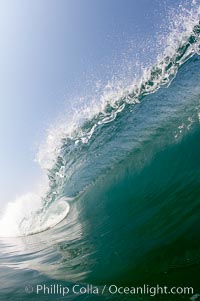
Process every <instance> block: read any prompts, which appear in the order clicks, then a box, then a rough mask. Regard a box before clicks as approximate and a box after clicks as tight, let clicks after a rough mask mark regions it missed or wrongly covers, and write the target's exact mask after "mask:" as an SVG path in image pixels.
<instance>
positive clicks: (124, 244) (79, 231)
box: [0, 11, 200, 300]
mask: <svg viewBox="0 0 200 301" xmlns="http://www.w3.org/2000/svg"><path fill="white" fill-rule="evenodd" d="M197 16H199V11H198V14H197ZM193 19H194V20H193V23H192V25H191V26H190V27H188V30H187V31H186V32H185V31H184V32H183V34H182V35H181V39H178V42H176V43H175V44H173V47H171V48H170V47H168V48H167V49H166V50H165V52H164V55H163V57H162V58H161V59H159V60H158V63H157V64H156V65H155V66H153V67H151V68H150V69H148V70H146V72H145V74H144V76H143V77H142V78H141V80H140V81H138V82H137V83H135V84H134V85H132V86H130V87H128V88H127V89H126V90H123V91H122V92H120V95H118V97H117V98H114V99H110V98H109V97H108V99H106V101H105V99H104V101H103V103H101V105H100V107H98V109H97V108H96V107H94V109H93V110H91V111H92V113H91V114H88V111H87V110H86V112H83V113H82V114H83V115H84V114H86V115H87V118H84V120H83V122H81V123H80V124H78V126H77V124H76V126H75V127H74V126H72V127H71V128H70V130H66V131H64V132H62V133H59V135H58V132H57V131H55V132H54V133H50V134H49V137H48V140H47V147H48V148H50V149H51V150H52V145H51V141H53V143H54V144H55V137H56V139H57V140H56V146H55V147H54V148H53V152H51V153H50V152H49V151H46V153H45V160H44V158H41V157H42V156H41V155H44V149H42V152H41V153H40V162H41V164H43V166H44V167H45V168H46V170H47V174H48V188H47V190H46V191H45V192H44V193H43V194H42V196H41V197H40V199H39V200H38V201H37V206H36V209H34V210H33V207H32V205H31V204H33V203H34V202H35V203H36V200H37V199H38V196H37V195H36V196H35V195H27V196H26V197H25V199H26V204H30V206H29V205H27V207H26V208H25V209H24V200H23V199H22V200H20V202H19V201H18V202H17V203H13V204H10V205H9V207H8V208H7V211H6V213H5V215H4V216H3V218H2V219H1V221H0V228H1V230H0V231H1V236H3V235H4V236H15V238H12V239H10V238H2V239H1V241H0V244H1V246H2V249H3V251H2V256H1V257H2V259H1V260H3V262H4V269H5V274H6V275H10V274H9V273H13V268H14V269H15V270H16V269H21V270H26V269H27V268H29V269H33V270H38V271H39V273H40V274H41V273H43V274H44V275H46V277H47V278H45V279H43V281H47V283H48V282H49V283H51V281H52V280H51V279H57V280H58V279H59V280H62V281H68V282H69V283H70V284H71V283H75V282H77V281H78V282H81V283H87V282H89V283H95V284H97V285H103V284H105V283H115V284H126V285H129V284H132V283H133V282H134V284H136V283H137V284H141V283H142V284H144V282H146V283H148V284H150V283H159V284H160V285H162V284H165V285H166V284H168V285H170V284H171V285H173V286H178V285H182V286H183V284H184V285H187V286H190V285H191V286H193V287H194V288H195V289H196V290H197V293H198V292H199V291H198V290H199V286H198V285H199V283H198V277H199V273H200V264H199V263H200V256H199V254H200V253H199V251H200V237H199V228H200V223H199V212H200V211H199V210H200V156H199V154H200V127H199V123H200V85H199V83H200V71H199V70H200V56H199V45H200V42H199V39H200V38H199V36H200V25H199V23H198V22H197V21H196V19H195V18H193ZM78 118H79V117H78ZM58 130H60V128H58ZM54 136H55V137H54ZM27 199H28V200H29V202H27ZM19 204H21V205H19ZM16 212H18V214H17V215H16ZM8 219H9V221H10V224H9V227H8V228H7V229H6V228H5V225H6V224H8ZM47 229H48V231H46V232H43V231H45V230H47ZM39 232H40V233H39ZM36 233H38V234H37V235H31V236H29V235H30V234H36ZM16 236H22V237H18V238H17V237H16ZM30 252H31V255H30ZM8 253H9V254H14V255H12V256H11V255H10V256H7V255H6V257H5V254H8ZM5 258H6V259H5ZM16 258H17V260H16ZM5 262H6V264H5ZM3 271H4V270H3ZM105 271H106V273H105ZM22 273H25V276H23V277H26V272H22ZM5 274H4V275H5ZM37 276H38V275H37ZM37 276H35V278H34V279H32V281H35V282H36V283H37V282H38V280H37V279H38V278H37ZM36 278H37V279H36ZM9 289H10V288H9ZM17 292H18V291H17ZM16 296H18V295H17V293H16ZM32 297H33V300H34V298H35V297H36V296H34V295H32ZM16 298H17V297H16ZM29 298H31V297H29ZM89 298H91V297H89V296H87V295H86V296H83V297H82V299H83V300H92V299H89ZM103 298H104V299H105V300H107V297H106V296H105V297H102V299H103ZM185 298H186V300H189V297H188V296H186V297H185ZM16 300H17V299H16ZM19 300H20V297H19ZM30 300H31V299H30ZM44 300H45V299H44ZM54 300H57V299H56V298H55V297H54ZM108 300H110V299H108ZM136 300H137V299H136ZM141 300H148V298H146V297H145V298H144V299H141ZM166 300H171V299H170V298H168V299H166ZM183 300H184V296H183Z"/></svg>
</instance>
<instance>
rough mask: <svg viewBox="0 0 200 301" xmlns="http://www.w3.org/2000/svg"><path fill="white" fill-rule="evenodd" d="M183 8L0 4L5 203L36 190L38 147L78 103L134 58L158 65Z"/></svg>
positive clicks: (148, 1)
mask: <svg viewBox="0 0 200 301" xmlns="http://www.w3.org/2000/svg"><path fill="white" fill-rule="evenodd" d="M178 3H179V1H178V0H177V1H172V0H166V1H160V0H159V1H158V0H154V1H152V0H140V1H137V0H109V1H107V0H59V1H56V0H30V1H25V0H15V1H10V0H2V1H0V83H1V85H0V141H1V149H0V166H1V173H0V185H1V191H0V202H1V204H3V203H5V202H7V201H10V200H13V199H14V198H15V197H16V196H18V195H20V194H23V193H26V192H28V191H32V190H33V189H34V187H35V185H36V183H37V182H38V179H39V177H40V173H41V171H40V168H39V166H38V165H37V164H36V163H35V162H34V158H35V154H36V152H37V147H38V145H39V144H40V143H41V142H42V139H44V136H45V129H46V128H48V126H49V125H50V124H51V123H53V122H54V121H55V119H56V118H57V116H58V115H59V114H60V112H62V111H63V110H66V111H67V110H68V107H70V102H71V101H72V100H73V98H74V97H79V96H80V97H81V94H82V93H83V91H84V94H85V93H87V91H88V93H89V89H90V88H91V87H92V83H93V81H95V80H98V79H99V80H102V81H106V80H107V79H108V78H111V77H112V75H113V74H115V73H118V74H119V73H120V72H122V69H123V68H122V66H121V65H120V64H124V63H123V62H124V58H125V57H126V60H128V61H131V60H133V59H134V53H133V52H134V51H135V52H138V53H139V54H140V59H141V60H144V61H145V60H146V61H148V60H150V59H151V57H152V58H153V53H154V50H155V49H156V46H155V41H156V35H157V33H158V32H161V29H160V26H161V25H165V22H167V21H166V20H167V19H166V15H167V12H168V9H169V7H172V5H175V6H177V5H178ZM150 41H151V42H150ZM145 44H148V45H150V46H151V47H149V48H148V49H149V51H144V50H145V47H144V45H145ZM130 45H132V46H133V47H132V48H131V47H130ZM136 45H137V47H136ZM154 47H155V49H154ZM141 50H142V51H141Z"/></svg>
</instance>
